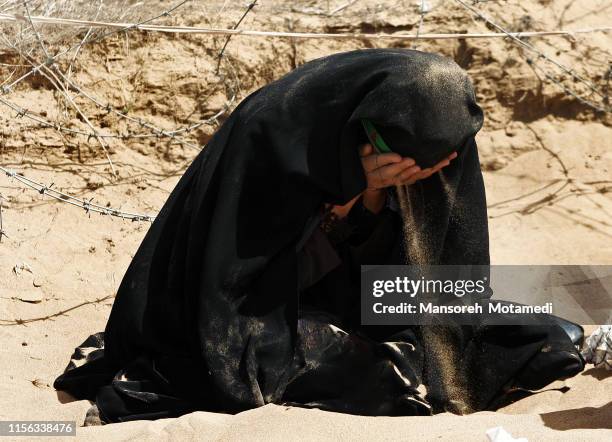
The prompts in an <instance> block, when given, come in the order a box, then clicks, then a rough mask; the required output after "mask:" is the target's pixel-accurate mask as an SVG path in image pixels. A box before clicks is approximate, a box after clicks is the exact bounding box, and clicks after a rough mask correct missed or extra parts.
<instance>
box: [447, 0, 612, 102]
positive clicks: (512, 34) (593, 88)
mask: <svg viewBox="0 0 612 442" xmlns="http://www.w3.org/2000/svg"><path fill="white" fill-rule="evenodd" d="M455 1H456V2H457V3H459V4H460V5H461V6H462V7H464V8H465V9H467V10H468V11H469V12H471V13H472V14H473V15H476V16H477V17H479V18H480V19H482V20H484V21H485V22H486V23H488V24H489V25H491V26H493V27H494V28H495V29H497V30H498V31H500V32H502V33H503V34H505V35H507V36H508V37H510V38H511V39H512V41H513V42H515V43H516V44H518V45H519V46H521V47H523V48H525V49H527V50H529V51H531V52H533V53H534V54H536V55H537V59H541V60H545V61H546V62H547V63H550V64H552V65H554V66H556V67H557V68H559V69H561V70H562V71H563V72H565V73H566V74H568V75H570V76H571V77H572V78H573V79H574V80H575V81H577V82H580V83H582V84H584V85H585V86H586V87H588V88H589V89H590V90H591V91H592V92H593V93H595V94H597V95H599V96H600V97H601V98H602V99H603V100H604V102H606V101H607V96H606V95H605V94H604V93H602V92H601V91H600V90H599V89H598V88H597V87H596V86H595V85H594V84H593V83H592V82H591V81H589V80H587V79H585V78H583V77H582V76H581V75H579V74H577V73H576V72H574V70H572V69H571V68H568V67H567V66H565V65H563V64H562V63H560V62H558V61H557V60H555V59H553V58H551V57H549V56H547V55H546V54H544V53H543V52H542V51H540V50H539V49H538V48H536V47H535V46H533V45H532V44H530V43H528V42H526V41H524V40H521V38H522V37H525V36H526V35H524V33H523V35H522V36H521V35H520V34H521V33H516V32H510V31H507V30H506V29H505V28H504V27H502V26H501V25H499V24H497V23H496V22H495V21H493V19H492V18H490V17H489V16H487V15H485V14H484V13H483V12H481V11H480V10H478V9H477V8H475V7H473V6H471V5H469V4H467V3H466V2H465V1H464V0H455ZM530 64H531V65H532V66H535V64H536V62H535V60H532V61H531V63H530ZM540 69H541V68H540ZM546 77H547V78H548V79H549V80H551V81H553V83H555V84H556V85H558V86H562V89H563V90H564V91H565V92H567V93H570V94H571V95H572V96H573V97H576V98H579V100H580V102H581V103H583V104H585V105H587V106H589V107H591V108H593V109H595V110H597V111H600V112H610V108H608V107H604V106H601V105H599V104H597V103H594V102H592V101H590V100H588V99H586V98H583V97H579V95H578V94H577V93H576V92H574V91H570V89H569V88H567V86H564V85H562V83H561V82H559V81H558V80H556V79H554V77H553V76H551V75H550V74H547V75H546ZM568 91H570V92H568Z"/></svg>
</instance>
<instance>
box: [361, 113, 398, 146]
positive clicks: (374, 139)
mask: <svg viewBox="0 0 612 442" xmlns="http://www.w3.org/2000/svg"><path fill="white" fill-rule="evenodd" d="M361 124H363V128H364V129H365V131H366V134H367V135H368V138H369V140H370V143H372V146H374V148H375V149H376V150H377V151H378V153H391V152H393V151H392V150H391V148H390V147H389V146H388V145H387V143H385V140H383V138H382V137H381V135H380V133H379V132H378V130H376V127H374V124H373V123H372V122H371V121H370V120H366V119H365V118H362V119H361Z"/></svg>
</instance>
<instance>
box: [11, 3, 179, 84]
mask: <svg viewBox="0 0 612 442" xmlns="http://www.w3.org/2000/svg"><path fill="white" fill-rule="evenodd" d="M189 1H190V0H182V1H180V2H178V3H177V4H175V5H174V6H172V7H171V8H169V9H166V10H164V11H163V12H161V13H160V14H157V15H155V16H153V17H150V18H148V19H146V20H142V21H140V22H138V23H126V24H124V25H123V26H114V27H113V28H114V29H112V30H110V31H108V32H104V33H102V34H100V35H96V36H94V37H92V38H90V39H88V40H85V39H84V40H82V41H80V42H79V43H77V44H75V45H72V46H69V47H68V48H67V49H65V50H63V51H60V52H58V53H57V54H55V55H53V56H50V57H49V58H47V59H46V60H45V61H44V62H43V63H41V64H40V65H39V66H38V68H39V69H40V68H42V67H43V66H44V65H45V64H51V63H55V61H56V60H57V59H58V58H59V57H61V56H62V55H65V54H67V53H69V52H71V51H73V50H75V49H78V48H81V47H82V46H84V45H85V44H90V43H95V42H98V41H101V40H103V39H104V38H106V37H109V36H111V35H114V34H118V33H121V32H127V31H129V30H131V29H139V27H140V26H147V24H148V23H151V22H152V21H155V20H157V19H159V18H161V17H169V16H170V14H172V13H173V12H174V11H176V10H177V9H179V8H180V7H182V6H183V5H184V4H185V3H187V2H189ZM48 18H49V17H41V16H34V17H31V18H30V19H31V21H32V22H33V23H34V22H36V23H43V22H46V20H45V19H48ZM0 21H15V22H16V21H26V22H27V20H26V18H25V17H24V16H23V15H21V14H5V13H0ZM77 21H81V20H77ZM92 23H94V22H92ZM92 27H99V26H96V25H92ZM32 73H34V71H33V70H32V71H30V72H28V73H26V74H25V78H27V77H28V76H30V75H32ZM21 80H23V78H19V79H18V81H21ZM10 86H12V84H11V85H10Z"/></svg>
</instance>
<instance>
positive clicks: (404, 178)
mask: <svg viewBox="0 0 612 442" xmlns="http://www.w3.org/2000/svg"><path fill="white" fill-rule="evenodd" d="M420 172H421V168H420V167H419V166H412V167H409V168H408V169H406V170H404V171H403V172H402V173H400V174H399V175H397V176H396V177H395V184H396V185H401V184H413V183H415V182H416V181H417V177H418V175H419V174H420Z"/></svg>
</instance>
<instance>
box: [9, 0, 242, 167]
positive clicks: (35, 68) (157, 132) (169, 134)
mask: <svg viewBox="0 0 612 442" xmlns="http://www.w3.org/2000/svg"><path fill="white" fill-rule="evenodd" d="M183 3H184V2H183ZM174 9H176V7H175V8H174ZM27 13H28V20H27V21H28V22H29V23H30V26H31V27H32V28H33V30H34V32H35V33H36V34H37V40H38V41H41V42H42V38H41V37H40V35H39V34H38V32H37V31H36V29H35V28H34V25H33V22H32V19H31V16H30V15H29V10H28V11H27ZM163 15H166V12H164V13H162V14H160V15H158V16H157V17H161V16H163ZM90 29H91V28H90ZM105 35H108V33H107V34H105ZM3 37H4V36H3ZM4 39H5V40H6V38H4ZM6 41H7V45H8V46H9V47H12V48H13V49H14V50H16V51H19V50H18V48H16V47H15V46H14V45H13V44H11V42H9V41H8V40H6ZM84 42H85V39H83V40H82V41H81V42H80V43H79V45H78V48H79V49H80V48H81V47H82V46H83V44H84ZM43 49H44V46H43ZM44 52H45V54H48V53H47V51H46V49H45V50H44ZM30 63H32V62H31V61H30ZM49 66H52V67H54V68H55V72H57V73H58V74H59V75H61V76H62V77H63V78H64V80H65V81H66V82H68V83H70V85H71V86H72V88H73V89H75V90H77V91H78V92H79V94H81V95H84V96H86V98H88V99H90V100H91V101H93V102H94V103H95V104H96V105H97V106H99V107H101V108H103V109H106V110H107V111H109V112H113V113H115V114H116V115H118V116H120V117H121V118H125V119H127V120H129V121H132V122H135V123H138V124H139V125H140V126H141V127H147V128H148V129H150V130H152V131H153V133H151V134H147V135H142V134H139V135H136V136H135V135H121V136H116V137H115V136H110V135H105V136H100V134H99V133H98V132H97V131H96V130H95V129H94V128H93V127H92V125H91V124H88V125H89V126H91V132H89V133H87V132H82V131H71V132H73V133H80V134H82V135H87V136H88V138H91V137H95V138H97V139H99V138H110V137H112V138H121V139H126V138H136V137H138V138H144V137H157V138H160V137H161V136H166V137H170V138H172V139H174V140H175V141H177V142H178V143H180V144H182V145H185V146H188V147H190V148H193V149H196V150H200V149H201V148H200V147H199V146H197V145H194V144H193V143H189V142H187V141H185V140H182V139H181V138H178V137H177V135H178V134H179V133H182V132H189V131H191V130H194V129H196V128H198V127H200V126H202V125H203V124H207V123H211V122H212V121H216V120H217V118H218V117H220V116H221V115H222V114H223V113H225V112H227V111H228V110H229V108H230V107H231V106H232V104H233V102H234V100H235V95H234V96H232V98H231V99H230V100H229V102H228V103H226V105H225V106H224V109H223V110H221V111H219V112H217V113H216V114H215V115H213V116H212V117H209V118H207V119H204V120H201V121H198V122H196V123H194V124H191V125H189V126H186V127H182V128H179V129H175V130H171V131H167V130H163V129H160V128H158V127H156V126H155V125H153V124H152V123H149V122H147V121H146V120H144V119H141V118H134V117H131V116H128V115H126V114H125V113H123V112H121V111H118V110H116V109H114V108H113V107H112V106H111V105H110V104H102V103H101V102H100V100H97V99H95V98H93V97H92V96H91V95H90V94H87V93H86V92H85V91H83V89H82V88H80V87H79V86H78V85H76V84H75V83H74V82H73V81H71V80H70V79H69V78H68V77H66V76H64V74H63V73H62V72H61V71H60V70H59V69H58V68H57V66H54V64H53V63H49V57H47V61H46V62H45V63H41V64H40V65H37V66H33V69H32V71H30V72H28V73H27V74H25V75H23V76H21V77H20V78H18V79H17V80H15V81H13V83H11V84H10V85H8V86H3V87H2V92H3V93H4V94H6V93H8V92H9V91H10V90H11V89H12V88H13V87H14V86H15V85H16V84H17V83H19V82H20V81H22V80H24V79H26V78H27V77H28V76H29V75H31V74H32V73H34V72H39V70H40V69H45V68H48V67H49ZM52 83H53V82H52ZM55 86H56V88H57V85H55ZM58 90H59V88H58ZM59 92H60V93H64V91H61V90H59ZM64 95H65V94H64ZM67 100H68V101H69V102H71V104H74V105H75V106H76V103H74V102H73V101H72V100H71V99H70V97H67ZM2 103H3V104H5V105H7V102H6V101H5V100H2ZM10 107H12V108H13V109H14V110H16V109H15V106H10ZM17 112H18V115H21V116H24V115H26V113H27V111H25V109H20V110H17ZM83 119H84V120H85V121H86V123H87V118H83ZM37 120H42V118H39V119H37ZM39 122H41V121H39ZM45 125H46V126H50V127H55V126H58V125H53V124H52V123H48V122H47V123H45ZM98 141H99V142H100V143H101V144H102V145H103V148H104V150H105V152H106V146H105V145H104V142H103V141H101V140H100V139H99V140H98ZM107 159H108V155H107ZM109 161H110V159H109ZM111 169H112V170H113V173H114V167H113V166H112V164H111Z"/></svg>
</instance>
